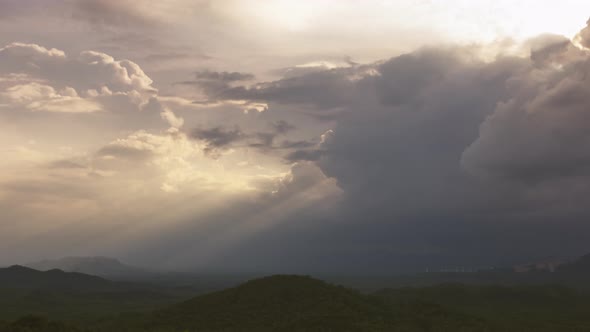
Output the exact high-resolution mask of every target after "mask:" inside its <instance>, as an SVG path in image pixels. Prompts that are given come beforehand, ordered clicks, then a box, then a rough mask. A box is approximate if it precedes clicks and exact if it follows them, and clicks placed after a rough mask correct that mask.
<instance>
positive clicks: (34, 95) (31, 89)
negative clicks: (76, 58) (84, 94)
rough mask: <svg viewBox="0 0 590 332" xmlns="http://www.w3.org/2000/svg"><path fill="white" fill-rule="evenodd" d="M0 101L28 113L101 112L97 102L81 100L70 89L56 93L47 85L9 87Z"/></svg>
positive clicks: (74, 91)
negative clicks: (21, 108)
mask: <svg viewBox="0 0 590 332" xmlns="http://www.w3.org/2000/svg"><path fill="white" fill-rule="evenodd" d="M0 100H4V101H6V102H8V103H10V104H13V105H18V106H21V107H23V108H25V109H27V110H30V111H45V112H63V113H91V112H96V111H101V110H102V106H101V105H100V104H99V103H98V102H96V101H94V100H88V99H85V98H81V97H80V96H78V93H77V92H76V90H74V89H73V88H71V87H66V88H64V89H63V90H62V91H60V92H57V91H55V89H54V88H53V87H51V86H49V85H44V84H39V83H36V82H32V83H29V84H19V85H14V86H11V87H9V88H7V89H6V90H5V91H4V92H2V93H0Z"/></svg>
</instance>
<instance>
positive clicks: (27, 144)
mask: <svg viewBox="0 0 590 332" xmlns="http://www.w3.org/2000/svg"><path fill="white" fill-rule="evenodd" d="M311 3H312V2H290V1H286V2H274V1H264V0H252V2H249V3H248V5H245V2H243V1H233V0H232V1H227V2H212V1H196V2H191V1H185V0H174V1H170V2H166V3H158V4H155V3H154V4H153V7H150V6H140V5H137V3H136V2H131V1H110V0H92V1H70V0H68V1H56V2H55V5H56V7H55V8H60V9H58V10H56V9H51V10H50V9H49V8H45V9H44V6H46V5H41V4H40V2H36V1H30V2H26V4H20V2H18V3H17V2H14V1H8V2H6V3H2V4H0V16H2V18H3V20H2V22H0V25H1V27H2V29H0V31H9V29H4V27H6V26H9V25H10V26H12V25H14V24H15V23H14V22H17V21H18V22H21V23H23V24H22V25H20V26H23V29H19V31H17V32H15V33H14V34H8V33H1V32H0V41H1V42H2V44H0V139H1V140H2V142H3V146H2V148H0V158H1V159H2V160H3V161H4V162H3V163H1V164H0V173H1V174H0V210H1V211H2V216H0V228H1V231H0V253H1V254H0V262H1V263H6V264H9V263H11V264H12V263H22V261H34V260H38V259H42V258H51V257H46V255H50V256H66V255H97V254H98V255H105V256H116V257H119V258H122V259H124V260H128V261H130V262H131V263H136V264H139V265H142V264H143V265H149V266H156V267H170V268H181V269H200V270H207V269H210V270H215V271H265V272H297V273H303V272H305V273H308V272H310V273H315V272H318V273H319V272H324V273H349V274H351V273H357V272H359V271H360V272H359V273H367V274H373V273H374V274H379V273H382V274H393V273H401V272H407V271H417V270H423V269H424V268H426V267H430V268H433V269H434V268H436V267H445V266H474V267H475V266H481V265H496V266H500V265H510V264H516V263H521V262H523V261H531V260H534V259H543V258H546V257H549V256H551V257H555V256H560V257H568V256H577V255H580V254H584V253H585V252H587V251H588V250H590V248H589V247H588V244H587V237H588V235H589V234H590V224H588V223H587V220H588V217H590V214H589V212H588V211H587V206H588V204H589V203H590V202H589V201H588V197H590V190H589V188H590V152H589V151H590V136H589V135H590V134H588V133H589V132H590V121H589V120H590V82H589V81H588V76H589V75H588V74H589V73H588V70H589V68H590V35H589V31H590V30H589V29H590V27H589V25H588V24H590V23H586V26H585V27H584V21H585V20H582V21H580V22H579V23H580V24H579V25H580V27H578V28H577V29H578V31H575V30H574V29H571V28H570V25H569V24H568V25H564V27H567V29H565V28H564V31H565V30H567V31H568V32H571V34H570V35H568V36H562V35H561V34H562V33H563V32H564V31H561V30H559V31H551V30H555V29H547V30H548V31H551V32H552V34H547V33H544V34H540V35H537V33H538V32H544V30H543V31H537V30H534V31H533V32H534V35H532V34H531V35H526V36H516V35H515V36H495V35H494V36H493V37H494V38H491V39H490V38H484V37H485V36H484V35H485V31H484V32H482V31H480V30H478V29H465V25H460V24H459V25H454V23H453V22H447V21H445V20H443V19H441V18H440V17H438V16H437V15H434V14H432V13H430V12H429V11H426V12H425V10H426V9H428V10H432V12H435V13H438V12H439V11H440V10H441V8H439V7H437V5H436V4H433V3H428V4H424V5H423V6H422V7H420V8H417V7H416V8H414V7H412V6H414V4H408V6H406V7H407V8H406V7H403V6H402V7H403V8H405V9H407V10H410V9H408V8H414V9H413V10H415V11H417V12H418V13H421V15H422V16H423V17H425V18H430V19H429V20H424V21H425V22H428V26H424V24H426V23H424V24H422V23H420V24H418V23H416V25H418V26H417V27H416V26H415V25H413V24H409V23H408V22H406V21H404V20H403V19H401V18H400V22H401V23H400V22H397V21H396V23H395V24H399V25H395V24H394V23H390V21H391V18H390V17H389V16H380V15H382V14H380V13H381V12H387V13H391V10H393V9H392V8H394V9H396V10H399V9H400V8H397V7H396V6H398V5H397V4H391V6H393V7H392V8H389V7H388V8H385V5H384V4H382V3H381V2H379V5H377V4H376V2H374V3H373V2H371V4H372V5H371V6H368V7H367V8H369V7H370V9H366V8H364V7H362V6H361V5H359V4H360V3H356V2H352V1H351V2H347V1H343V2H342V5H341V7H338V8H332V7H329V8H328V7H326V6H325V4H324V3H323V2H314V5H313V6H317V8H316V7H313V6H312V5H310V4H311ZM363 3H369V2H363ZM408 3H410V2H408ZM556 3H557V2H556ZM568 3H569V2H568ZM557 5H559V6H557ZM557 5H556V6H553V7H551V8H557V9H559V8H562V7H567V6H566V5H564V4H557ZM289 6H291V7H289ZM309 6H312V7H313V8H315V9H317V10H311V11H309V10H306V8H308V7H309ZM447 6H449V7H451V6H450V5H447ZM466 6H468V5H466ZM579 6H582V5H579ZM476 7H477V6H476ZM531 7H532V6H531ZM541 7H542V6H541ZM252 8H256V10H252ZM363 8H364V9H363ZM425 8H426V9H425ZM509 8H513V7H509ZM580 8H581V7H580ZM33 9H34V10H33ZM320 9H321V10H320ZM557 9H555V11H554V12H553V13H549V14H551V15H554V16H555V18H559V17H561V16H559V15H558V14H559V13H558V10H557ZM445 10H446V9H445ZM448 10H449V13H453V15H451V14H450V16H449V17H463V16H465V17H467V18H465V19H464V20H467V21H465V22H463V21H462V22H463V23H465V24H467V23H468V22H471V21H469V20H471V18H472V17H477V16H471V15H454V14H456V12H455V11H452V10H451V9H448ZM453 10H454V9H453ZM531 10H532V9H531ZM535 10H541V9H538V8H536V7H535ZM570 11H571V10H570ZM571 12H572V15H573V14H576V17H577V16H578V13H577V12H578V11H576V13H573V11H571ZM470 13H472V14H476V13H479V12H478V11H477V10H475V11H473V12H470ZM410 14H412V13H408V17H410V16H411V17H416V15H417V14H416V12H414V13H413V14H412V15H414V16H412V15H410ZM549 14H547V15H549ZM363 15H367V17H371V18H372V19H371V20H370V22H371V24H373V23H374V26H375V27H382V28H379V29H377V28H375V29H377V30H378V31H376V30H375V29H373V28H371V29H369V28H367V27H368V26H371V27H373V25H371V24H369V23H368V22H369V21H363V20H364V18H362V17H361V16H363ZM551 15H549V16H551ZM404 16H405V15H404ZM422 16H421V17H422ZM529 16H535V15H528V12H527V16H526V17H527V18H528V17H529ZM363 17H364V16H363ZM541 17H545V16H541ZM5 18H6V19H5ZM336 18H337V19H336ZM458 20H459V19H458ZM570 20H571V19H570V18H569V16H568V20H567V21H568V22H569V21H570ZM342 21H345V22H350V23H351V24H353V23H354V24H353V25H352V26H351V27H349V26H344V25H342V23H341V22H342ZM546 21H547V22H558V21H559V22H561V21H560V20H557V19H556V20H546ZM11 22H12V23H11ZM359 22H360V23H359ZM404 22H405V23H404ZM589 22H590V21H589ZM24 23H27V24H24ZM361 23H362V24H361ZM402 23H403V24H402ZM410 23H414V22H410ZM476 23H477V24H475V26H480V25H481V24H480V23H481V22H479V21H478V22H476ZM525 23H526V22H525ZM537 23H538V22H537ZM389 24H393V25H391V26H390V25H389ZM404 24H405V25H404ZM490 24H492V23H490ZM548 24H549V23H548ZM467 26H471V25H467ZM40 27H42V28H40ZM447 27H449V29H450V27H454V29H455V30H453V31H452V33H451V32H449V31H447V30H445V29H447ZM510 27H511V26H510V25H509V26H507V27H506V29H508V30H509V31H512V30H510V29H509V28H510ZM529 28H530V27H529ZM580 28H581V29H580ZM357 30H358V31H357ZM489 30H490V31H491V30H494V29H489ZM443 31H444V32H443ZM464 31H471V32H473V34H474V35H477V36H478V38H479V39H477V40H475V41H473V40H470V39H468V40H467V42H465V41H464V40H463V39H462V38H460V37H461V36H463V35H464V33H465V32H464ZM486 31H487V30H486ZM488 32H489V31H488ZM495 37H498V38H495ZM500 37H509V38H500ZM525 37H526V38H525ZM9 39H10V40H9ZM12 39H14V40H12ZM449 40H451V41H455V40H457V42H449ZM376 41H378V42H376ZM433 41H436V43H433ZM368 46H370V47H368ZM351 58H354V59H355V61H352V60H350V59H351ZM343 59H344V60H343ZM64 207H67V208H64ZM22 243H31V245H30V246H26V248H23V245H22ZM16 249H18V250H16ZM15 251H18V253H17V254H13V253H14V252H15Z"/></svg>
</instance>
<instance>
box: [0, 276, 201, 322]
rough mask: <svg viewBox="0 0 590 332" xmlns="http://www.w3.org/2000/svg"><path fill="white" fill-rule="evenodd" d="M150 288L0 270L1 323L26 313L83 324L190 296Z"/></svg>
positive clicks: (91, 278) (87, 278)
mask: <svg viewBox="0 0 590 332" xmlns="http://www.w3.org/2000/svg"><path fill="white" fill-rule="evenodd" d="M186 292H187V293H186V294H180V293H179V292H175V291H174V290H168V289H163V288H159V287H153V286H150V285H143V284H133V283H123V282H114V281H110V280H106V279H103V278H100V277H97V276H91V275H87V274H83V273H77V272H64V271H61V270H49V271H37V270H34V269H31V268H28V267H23V266H18V265H14V266H11V267H8V268H0V320H2V319H4V320H14V319H16V318H18V317H22V316H24V315H27V314H36V315H42V316H48V317H51V318H52V319H64V320H71V321H84V322H87V321H88V320H92V319H97V318H100V317H104V316H107V315H114V314H118V313H121V312H137V311H149V310H153V309H156V308H160V307H163V306H165V305H169V304H171V303H173V302H176V301H180V300H183V299H186V298H188V297H190V296H191V295H192V293H190V292H188V290H187V291H186Z"/></svg>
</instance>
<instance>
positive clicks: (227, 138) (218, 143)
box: [190, 126, 245, 154]
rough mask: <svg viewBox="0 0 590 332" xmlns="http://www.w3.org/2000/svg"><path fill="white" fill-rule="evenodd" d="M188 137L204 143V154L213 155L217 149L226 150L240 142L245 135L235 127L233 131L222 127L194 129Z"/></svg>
mask: <svg viewBox="0 0 590 332" xmlns="http://www.w3.org/2000/svg"><path fill="white" fill-rule="evenodd" d="M190 136H191V137H192V138H194V139H198V140H201V141H204V142H205V144H206V148H205V153H207V154H215V153H216V152H217V150H218V149H222V148H226V147H228V146H229V145H231V144H232V143H235V142H237V141H240V140H242V139H243V138H244V136H245V135H244V133H243V132H242V130H241V129H240V128H239V127H237V126H236V127H234V128H233V129H228V128H224V127H214V128H207V129H203V128H196V129H193V131H191V133H190Z"/></svg>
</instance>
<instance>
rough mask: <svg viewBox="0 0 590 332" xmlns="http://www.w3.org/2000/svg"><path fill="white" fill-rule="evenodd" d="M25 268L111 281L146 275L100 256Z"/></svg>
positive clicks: (73, 258)
mask: <svg viewBox="0 0 590 332" xmlns="http://www.w3.org/2000/svg"><path fill="white" fill-rule="evenodd" d="M26 266H27V267H30V268H33V269H36V270H40V271H47V270H52V269H60V270H62V271H66V272H80V273H85V274H91V275H95V276H101V277H104V278H108V279H113V280H128V279H134V278H137V277H139V276H142V275H145V274H147V273H148V272H146V271H144V270H142V269H140V268H137V267H133V266H129V265H126V264H123V263H121V262H120V261H119V260H117V259H114V258H110V257H102V256H96V257H63V258H59V259H46V260H42V261H39V262H34V263H29V264H26Z"/></svg>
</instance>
